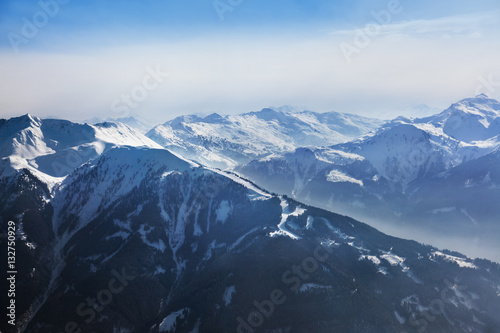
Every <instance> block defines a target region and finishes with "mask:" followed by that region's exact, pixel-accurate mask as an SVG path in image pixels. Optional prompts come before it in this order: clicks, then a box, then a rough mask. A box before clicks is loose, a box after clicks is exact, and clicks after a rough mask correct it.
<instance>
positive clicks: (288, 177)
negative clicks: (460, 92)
mask: <svg viewBox="0 0 500 333" xmlns="http://www.w3.org/2000/svg"><path fill="white" fill-rule="evenodd" d="M499 114H500V103H499V102H498V101H496V100H494V99H490V98H488V97H486V96H485V95H479V96H476V97H474V98H467V99H464V100H462V101H459V102H457V103H455V104H453V105H452V106H450V108H448V109H446V110H445V111H443V112H442V113H440V114H437V115H434V116H431V117H427V118H421V119H410V118H404V117H399V118H396V119H394V120H392V121H391V122H388V123H386V124H384V125H383V126H382V127H381V128H380V129H379V130H378V131H377V132H376V133H373V134H369V135H366V136H364V137H361V138H359V139H356V140H353V141H351V142H347V143H343V144H338V145H334V146H331V147H329V148H325V147H323V148H319V147H318V148H312V149H308V150H304V151H302V150H301V149H297V150H295V151H293V152H289V153H285V154H274V155H270V156H269V157H266V158H260V159H256V160H254V161H251V162H249V163H247V164H246V165H241V166H238V167H236V170H237V171H238V172H239V173H241V174H242V175H244V176H246V177H248V178H250V179H251V180H253V181H254V182H256V183H257V184H259V185H261V186H265V187H267V188H268V189H269V190H271V191H274V192H277V193H285V194H287V195H292V196H293V197H294V198H297V199H299V200H302V201H305V202H307V203H311V204H314V205H318V206H321V207H324V208H328V209H331V210H333V211H336V212H341V213H344V214H348V215H350V216H355V217H356V218H359V219H362V220H365V221H371V222H377V223H379V222H380V223H382V224H391V223H395V224H396V225H397V226H398V228H399V230H402V228H400V226H401V225H402V224H405V225H406V226H407V227H409V226H415V227H416V228H417V229H418V230H420V231H421V232H423V233H429V232H431V233H432V234H436V235H443V236H447V237H455V236H460V237H466V236H472V235H473V237H475V238H476V239H478V246H481V240H483V241H484V242H483V245H484V249H483V250H481V249H479V250H478V251H477V252H475V255H483V256H488V257H490V258H492V255H491V253H492V252H494V251H489V250H488V249H487V247H489V246H491V244H493V246H494V247H495V248H497V249H499V250H500V246H499V245H498V244H497V243H498V242H496V243H495V242H493V238H492V237H493V236H492V235H495V234H497V226H496V225H497V221H498V219H499V216H500V215H499V212H498V211H497V210H496V209H494V208H493V206H496V204H494V200H496V198H498V193H497V191H498V189H497V185H496V183H495V176H494V175H496V172H497V171H496V170H498V169H500V164H499V163H498V160H497V159H495V158H494V156H496V154H497V152H498V149H499V147H500V140H499V137H500V128H499V127H498V124H497V123H498V121H499V120H498V119H499ZM457 119H460V122H458V121H457ZM306 151H307V152H308V154H304V152H306ZM485 161H488V162H487V163H486V162H485ZM479 166H482V167H479ZM479 170H480V171H479ZM457 174H460V177H459V176H458V175H457ZM490 199H491V200H490ZM492 205H493V206H492ZM489 206H491V207H490V208H488V207H489ZM381 221H382V222H381ZM480 221H483V222H484V223H481V222H480ZM378 225H380V224H378ZM408 237H410V236H408ZM420 239H421V240H423V239H422V238H420ZM486 240H488V242H486ZM487 244H488V245H487ZM466 248H467V245H465V244H464V245H463V246H462V247H461V250H462V251H465V249H466ZM494 258H498V256H497V255H495V256H494Z"/></svg>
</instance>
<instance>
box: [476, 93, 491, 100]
mask: <svg viewBox="0 0 500 333" xmlns="http://www.w3.org/2000/svg"><path fill="white" fill-rule="evenodd" d="M475 98H479V99H481V98H487V99H489V98H490V96H488V95H486V94H484V93H483V94H479V95H476V97H475Z"/></svg>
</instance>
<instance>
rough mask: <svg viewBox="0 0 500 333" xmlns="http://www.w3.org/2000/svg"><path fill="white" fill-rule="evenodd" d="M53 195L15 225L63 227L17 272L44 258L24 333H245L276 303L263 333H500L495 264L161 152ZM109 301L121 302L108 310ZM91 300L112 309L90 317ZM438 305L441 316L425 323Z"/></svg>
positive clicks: (129, 152) (69, 181)
mask: <svg viewBox="0 0 500 333" xmlns="http://www.w3.org/2000/svg"><path fill="white" fill-rule="evenodd" d="M298 153H299V154H304V155H310V154H311V152H310V151H305V150H300V151H299V152H298ZM329 153H330V154H331V156H333V155H334V152H329ZM340 155H341V154H339V156H340ZM343 158H344V159H345V161H346V162H347V161H348V160H347V156H343ZM356 160H357V159H356V158H351V159H349V161H351V162H353V163H355V162H354V161H356ZM353 185H354V186H358V187H359V185H357V184H353ZM28 191H29V190H28ZM54 193H55V194H54V197H53V198H51V199H50V205H47V206H45V207H44V208H40V209H39V213H40V214H38V216H34V215H29V214H25V215H24V216H22V217H20V218H19V219H20V221H18V223H21V222H22V223H23V225H24V226H25V227H26V229H28V227H32V226H33V225H37V226H38V227H39V232H38V233H42V231H45V230H43V229H42V230H40V229H41V228H40V226H41V225H45V224H43V223H40V219H41V221H42V222H46V221H53V222H54V226H56V228H55V233H54V240H53V242H50V243H49V242H47V243H39V244H38V247H37V249H38V250H36V249H35V250H27V252H26V254H23V257H22V258H21V257H20V258H19V261H20V262H21V260H22V262H29V263H30V264H31V262H33V260H32V258H33V257H35V258H40V260H39V262H37V266H36V267H37V270H36V274H33V276H32V277H30V276H29V275H19V276H18V278H19V282H20V283H22V285H23V288H24V289H25V290H32V289H33V290H34V293H33V298H31V299H27V298H26V299H24V298H23V300H24V301H25V302H23V303H22V304H23V305H19V306H18V308H17V311H19V313H20V314H23V315H24V314H26V315H28V316H30V319H31V320H30V321H29V322H28V323H26V325H25V331H27V332H30V331H37V332H40V333H45V332H61V331H64V327H65V325H66V324H67V322H68V320H71V321H73V322H74V323H75V324H74V325H73V326H75V325H77V327H78V328H79V329H81V330H82V331H103V332H131V333H132V332H133V333H135V332H160V331H168V332H172V331H173V332H231V331H232V332H234V331H238V330H239V331H242V330H243V329H239V328H238V327H239V326H240V325H241V323H242V320H244V321H248V320H252V318H253V316H252V314H253V315H256V313H258V312H254V311H259V310H258V309H262V308H263V307H261V305H262V306H265V307H266V308H267V309H269V305H268V304H269V302H267V301H266V300H268V299H276V297H275V296H276V292H275V291H276V290H277V291H278V293H281V295H282V296H284V297H278V298H280V299H285V298H286V300H285V301H283V302H281V303H280V304H275V305H272V306H273V307H274V308H273V309H274V310H273V311H274V313H273V315H272V316H271V315H270V316H265V317H264V315H263V314H261V315H262V318H266V319H265V320H264V319H263V321H262V325H261V326H260V327H261V328H262V331H270V332H272V331H274V332H283V331H291V332H325V333H326V332H329V331H331V330H332V328H334V329H335V330H338V331H341V332H356V333H361V332H394V333H399V332H402V331H406V332H412V333H414V332H418V331H420V330H422V329H423V328H424V327H426V328H427V329H428V331H432V332H440V331H443V332H483V331H488V330H490V331H495V330H496V329H497V328H498V327H499V326H500V322H499V320H498V316H497V313H498V311H500V299H499V298H498V296H497V292H498V290H500V289H499V287H500V267H499V266H498V265H497V264H495V263H492V262H489V261H486V260H473V259H470V258H467V257H465V256H463V255H461V254H459V253H456V252H450V251H446V250H438V249H436V248H433V247H430V246H425V245H422V244H418V243H416V242H413V241H407V240H402V239H398V238H394V237H390V236H387V235H384V234H383V233H380V232H378V231H377V230H375V229H373V228H371V227H369V226H367V225H365V224H363V223H360V222H358V221H355V220H353V219H351V218H348V217H345V216H340V215H337V214H334V213H331V212H328V211H325V210H321V209H318V208H314V207H311V206H308V205H305V204H302V203H299V202H297V201H295V200H292V199H289V198H287V197H285V196H277V195H271V194H269V193H266V192H265V191H263V190H261V189H258V188H256V187H255V186H253V185H252V184H249V183H248V182H246V181H244V180H241V179H239V178H237V177H236V176H234V175H231V176H228V175H227V174H226V173H225V172H221V171H214V170H211V169H206V168H203V167H200V166H198V165H196V164H193V163H191V162H189V161H186V160H183V159H181V158H179V157H177V156H175V155H174V154H171V153H169V152H168V151H166V150H164V149H151V148H137V147H122V148H115V149H110V150H108V151H106V152H104V153H103V154H102V155H100V156H99V157H98V158H97V159H95V160H94V161H92V162H91V163H86V164H84V165H82V166H81V167H79V168H78V169H76V170H75V171H73V172H72V174H70V175H69V176H68V177H66V179H65V180H64V182H63V183H62V184H61V185H60V186H58V188H57V190H56V191H55V192H54ZM52 212H53V214H52ZM29 230H32V229H29ZM27 237H28V238H30V237H33V236H32V235H31V234H30V233H29V232H27ZM54 244H55V246H54ZM33 251H40V252H39V253H44V256H39V255H32V254H33ZM51 251H57V253H56V255H55V256H54V257H52V256H51V255H50V254H51ZM28 260H31V261H28ZM54 266H55V267H56V268H57V269H53V268H54ZM51 274H52V275H51ZM48 276H50V279H48ZM47 280H50V281H51V282H50V283H49V287H47V284H46V283H44V282H45V281H47ZM122 287H123V288H122ZM108 290H109V292H108ZM122 291H124V292H122ZM228 291H229V293H230V297H229V296H228ZM110 293H111V294H110ZM24 295H25V294H23V295H22V297H25V296H24ZM107 295H111V296H112V298H113V301H112V302H111V301H110V302H109V303H107V304H104V303H106V302H107V301H108V300H109V298H106V296H107ZM271 295H274V296H271ZM37 296H38V297H37ZM41 296H44V297H41ZM20 297H21V296H20ZM33 299H34V300H37V299H38V300H39V299H42V301H41V302H40V303H36V302H34V303H33V304H35V305H36V306H32V303H31V302H29V300H33ZM92 299H95V302H99V303H102V304H104V305H103V306H102V307H99V304H97V303H94V305H95V306H92V304H90V305H89V304H88V303H86V302H87V300H92ZM436 299H438V300H440V302H441V303H439V306H440V308H439V309H441V308H442V310H441V311H440V312H439V313H438V312H436V311H434V312H433V316H434V317H433V320H429V321H426V322H420V321H417V320H423V318H427V317H426V315H428V312H427V311H426V310H427V309H429V307H430V306H432V304H435V303H436ZM82 302H83V305H84V306H83V308H82V305H81V304H82ZM20 304H21V303H20ZM24 304H26V305H25V306H24ZM256 304H257V305H256ZM305 305H307V306H305ZM34 309H35V310H36V311H35V310H34ZM76 309H80V310H86V312H85V313H86V315H81V314H82V313H84V312H83V311H79V312H77V310H76ZM92 309H93V310H92ZM435 310H436V309H435ZM91 311H94V312H95V318H99V319H96V320H90V318H91V317H90V315H89V313H90V312H91ZM262 311H264V312H265V310H262ZM267 313H268V312H267ZM238 318H242V320H240V319H238ZM360 318H362V320H360ZM87 319H89V320H87ZM412 323H413V324H412Z"/></svg>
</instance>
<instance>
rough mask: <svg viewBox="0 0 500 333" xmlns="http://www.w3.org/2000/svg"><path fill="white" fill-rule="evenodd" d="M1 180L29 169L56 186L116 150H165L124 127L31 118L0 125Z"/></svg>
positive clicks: (114, 124)
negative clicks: (107, 152) (85, 165)
mask: <svg viewBox="0 0 500 333" xmlns="http://www.w3.org/2000/svg"><path fill="white" fill-rule="evenodd" d="M0 138H1V146H0V152H1V157H2V162H1V166H0V167H1V170H0V171H1V172H2V174H1V176H8V175H12V174H15V173H16V170H20V169H23V168H26V169H28V170H30V171H31V172H32V173H33V174H34V175H36V176H37V177H38V178H40V179H41V180H43V181H44V182H46V183H47V184H50V186H53V185H54V184H56V183H58V182H60V181H61V180H62V179H63V177H64V176H66V175H67V174H69V173H70V172H71V171H72V170H74V169H75V168H77V167H78V166H80V165H82V164H83V163H86V162H87V161H89V160H91V159H93V158H95V157H97V156H99V155H100V154H102V153H103V152H104V151H106V150H107V149H109V148H111V147H113V146H134V147H155V148H161V147H160V146H159V145H158V144H156V143H155V142H153V141H151V140H150V139H148V138H147V137H145V136H144V135H142V134H141V133H139V132H137V131H135V130H133V129H131V128H130V127H128V126H126V125H124V124H121V123H100V124H96V125H87V124H83V125H82V124H76V123H72V122H69V121H65V120H59V119H44V120H41V119H39V118H37V117H34V116H31V115H25V116H21V117H16V118H11V119H8V120H5V119H2V120H1V121H0Z"/></svg>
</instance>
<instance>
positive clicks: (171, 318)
mask: <svg viewBox="0 0 500 333" xmlns="http://www.w3.org/2000/svg"><path fill="white" fill-rule="evenodd" d="M187 313H189V308H185V309H181V310H179V311H176V312H173V313H171V314H169V315H168V316H166V317H165V318H164V319H163V320H162V322H161V323H160V328H159V331H160V332H174V331H175V329H176V326H177V320H182V319H184V318H185V316H186V314H187Z"/></svg>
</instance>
